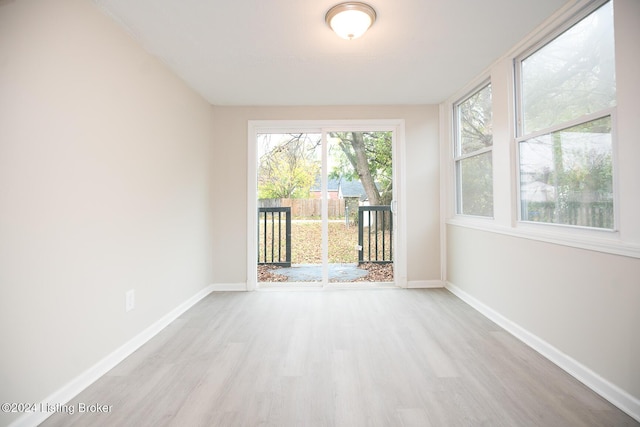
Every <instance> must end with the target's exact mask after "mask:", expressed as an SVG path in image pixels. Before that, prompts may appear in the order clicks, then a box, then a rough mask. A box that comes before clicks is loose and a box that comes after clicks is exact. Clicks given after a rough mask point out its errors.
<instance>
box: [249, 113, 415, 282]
mask: <svg viewBox="0 0 640 427" xmlns="http://www.w3.org/2000/svg"><path fill="white" fill-rule="evenodd" d="M301 131H302V132H306V133H322V134H323V135H324V134H326V133H327V132H332V131H391V132H393V135H394V136H393V138H394V141H393V182H394V185H393V187H394V206H395V207H396V210H397V213H396V215H397V217H398V221H397V225H396V224H394V228H395V230H396V241H395V242H394V248H395V254H394V282H395V285H396V286H397V287H400V288H406V287H408V279H407V228H406V227H407V210H406V205H407V202H406V199H407V198H406V173H405V164H406V150H405V147H406V144H405V122H404V119H380V120H372V119H363V120H249V121H248V125H247V134H248V135H247V136H248V138H247V231H248V233H247V290H248V291H253V290H256V289H257V284H258V278H257V268H256V265H257V262H258V260H257V254H256V251H254V250H253V248H256V245H257V228H256V227H257V222H258V215H257V212H258V202H257V199H256V194H257V176H258V175H257V173H258V172H257V150H256V138H257V135H258V134H259V133H287V132H301ZM325 185H326V183H325ZM323 210H324V208H323ZM254 231H255V232H254ZM323 282H324V280H323ZM325 285H326V287H325V288H327V289H328V288H335V286H334V285H331V284H329V283H325ZM315 289H319V288H315Z"/></svg>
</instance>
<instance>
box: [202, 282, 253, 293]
mask: <svg viewBox="0 0 640 427" xmlns="http://www.w3.org/2000/svg"><path fill="white" fill-rule="evenodd" d="M210 288H211V290H212V291H213V292H227V291H231V292H242V291H246V290H247V283H246V282H242V283H214V284H213V285H211V286H210Z"/></svg>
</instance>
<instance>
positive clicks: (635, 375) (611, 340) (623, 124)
mask: <svg viewBox="0 0 640 427" xmlns="http://www.w3.org/2000/svg"><path fill="white" fill-rule="evenodd" d="M614 10H615V25H616V29H615V31H616V33H615V38H616V80H617V82H616V84H617V90H618V97H617V98H618V107H617V110H616V112H615V113H616V114H617V126H616V144H617V145H616V149H617V159H616V170H615V172H616V175H617V178H618V183H617V184H618V193H619V196H620V197H619V199H618V200H617V203H618V209H619V221H618V230H617V232H616V233H608V232H602V233H599V234H598V236H597V237H591V235H589V234H588V233H586V232H584V230H582V231H580V230H573V231H570V230H567V229H566V227H555V228H547V229H545V233H542V232H538V234H533V232H532V231H530V230H533V229H534V228H532V227H529V228H526V227H525V226H524V225H522V224H519V223H518V222H517V220H516V219H517V217H516V212H515V211H514V210H512V207H513V206H514V205H515V200H514V195H515V179H514V178H513V176H514V171H515V166H513V163H512V159H515V153H514V151H513V150H514V148H513V145H512V135H513V130H512V129H509V128H508V126H509V125H511V124H512V123H513V120H512V116H509V112H510V111H511V110H512V107H511V106H512V104H511V103H510V99H511V98H510V97H509V91H510V88H511V81H510V78H509V77H510V70H511V69H512V62H511V58H510V57H509V56H507V57H505V58H503V60H501V61H499V62H498V63H496V64H495V65H494V66H493V67H491V70H490V71H489V74H490V75H491V78H492V85H493V88H494V94H496V96H495V97H494V100H493V102H494V110H493V112H494V157H493V159H494V162H493V164H494V180H496V181H497V182H496V183H495V185H494V197H495V200H496V203H495V204H494V205H495V208H496V210H497V212H496V214H495V219H494V220H487V221H485V222H480V221H475V222H473V221H471V220H468V219H464V218H459V217H456V216H455V215H453V214H451V215H450V218H449V220H448V222H449V225H448V226H447V237H446V249H447V255H446V259H447V269H446V271H447V273H446V274H447V275H446V279H447V281H448V282H449V283H451V284H453V285H454V286H455V287H457V288H459V289H461V290H462V291H463V292H465V293H466V294H468V295H470V296H471V297H472V298H473V299H475V300H477V301H479V302H480V303H481V304H484V305H485V306H486V307H488V308H489V309H490V310H492V311H493V312H495V313H497V314H498V315H500V316H503V317H504V318H506V319H507V320H508V321H510V322H513V323H514V324H515V325H517V326H519V327H521V328H524V329H525V330H526V331H528V332H529V333H531V334H533V335H535V336H536V337H537V338H539V339H540V340H542V341H544V342H546V343H548V344H550V345H551V346H553V347H555V349H557V350H559V351H560V352H561V353H563V354H564V355H565V356H566V360H567V361H569V362H570V363H574V362H575V363H577V364H579V365H582V366H584V367H585V368H586V369H587V370H590V371H592V373H593V374H592V375H591V377H590V378H587V379H591V380H593V381H592V382H593V383H600V384H603V387H602V389H601V390H600V391H607V390H609V391H611V392H612V395H613V394H615V395H616V396H617V397H620V399H618V403H623V404H626V405H627V408H626V409H627V410H630V411H635V414H636V415H635V416H636V417H639V416H640V340H638V337H639V336H640V332H639V328H640V246H638V242H639V241H640V227H639V224H640V221H638V218H640V197H638V194H639V193H638V183H639V182H640V168H638V163H639V162H640V144H639V143H638V142H639V139H638V126H637V122H638V117H640V104H638V99H640V81H639V80H638V75H640V44H638V40H640V25H638V24H639V23H640V2H638V1H637V0H614ZM496 116H497V120H496ZM448 146H449V142H448V141H445V142H444V144H443V147H445V148H443V149H442V150H443V151H444V150H446V149H447V148H446V147H448ZM514 161H515V160H514ZM443 162H448V163H443V167H448V168H451V164H452V161H451V160H450V159H443ZM445 191H448V192H450V193H451V192H453V186H452V180H451V179H450V177H449V183H448V185H447V186H446V187H445ZM451 207H452V203H451V202H450V206H449V209H451ZM536 230H539V228H538V229H536ZM562 233H565V234H564V235H563V234H562ZM553 240H556V241H558V242H564V243H565V244H556V243H555V242H552V241H553ZM568 245H574V247H572V246H568ZM579 247H583V248H590V247H591V248H592V249H593V250H587V249H580V248H579ZM607 250H610V252H612V253H607ZM616 251H617V253H622V254H628V256H622V255H614V254H613V253H615V252H616ZM601 380H603V382H602V381H601ZM616 387H619V390H618V389H616Z"/></svg>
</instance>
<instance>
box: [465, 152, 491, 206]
mask: <svg viewBox="0 0 640 427" xmlns="http://www.w3.org/2000/svg"><path fill="white" fill-rule="evenodd" d="M458 183H459V190H458V191H459V193H458V194H459V199H458V202H459V206H458V213H461V214H464V215H477V216H489V217H492V216H493V167H492V163H491V151H489V152H487V153H483V154H478V155H477V156H473V157H468V158H466V159H462V160H459V161H458Z"/></svg>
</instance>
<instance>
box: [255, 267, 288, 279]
mask: <svg viewBox="0 0 640 427" xmlns="http://www.w3.org/2000/svg"><path fill="white" fill-rule="evenodd" d="M279 268H280V267H278V266H277V265H259V266H258V282H286V281H287V280H288V279H289V278H288V277H287V276H283V275H282V274H278V273H274V272H273V270H277V269H279Z"/></svg>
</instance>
